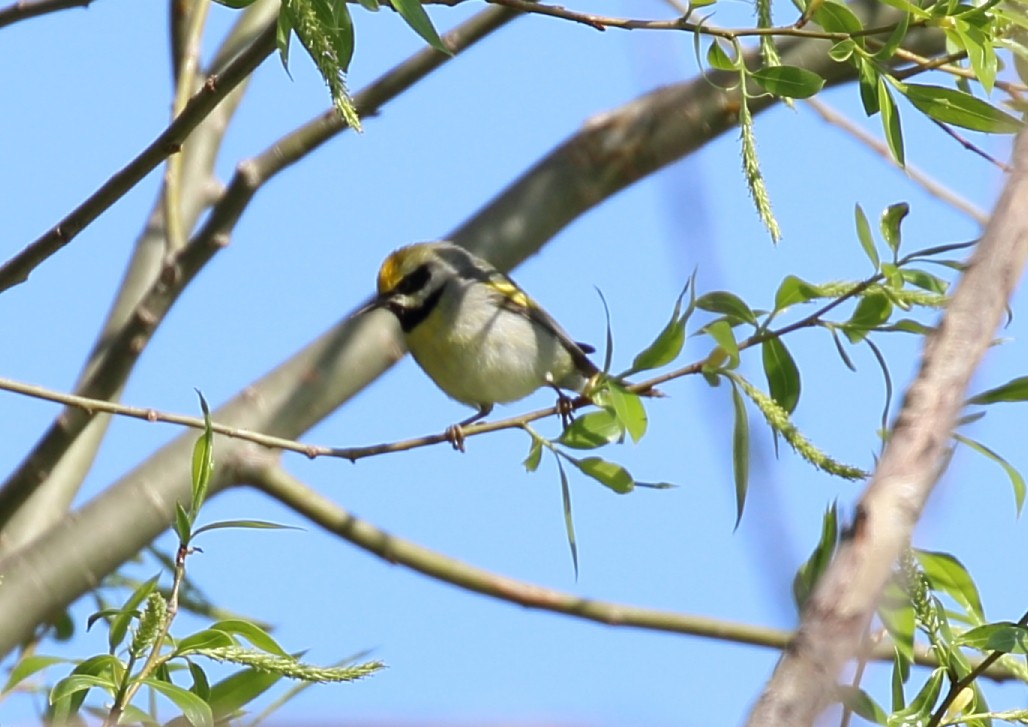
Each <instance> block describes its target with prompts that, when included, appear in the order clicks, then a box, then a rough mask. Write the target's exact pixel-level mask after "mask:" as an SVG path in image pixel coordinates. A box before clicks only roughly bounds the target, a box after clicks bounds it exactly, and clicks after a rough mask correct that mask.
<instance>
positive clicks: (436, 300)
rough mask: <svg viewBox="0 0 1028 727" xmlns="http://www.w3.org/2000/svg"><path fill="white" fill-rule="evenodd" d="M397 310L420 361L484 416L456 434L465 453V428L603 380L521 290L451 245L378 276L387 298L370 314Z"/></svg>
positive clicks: (398, 262) (434, 246)
mask: <svg viewBox="0 0 1028 727" xmlns="http://www.w3.org/2000/svg"><path fill="white" fill-rule="evenodd" d="M373 308H385V309H387V310H389V311H390V312H391V313H393V315H395V316H396V318H397V319H398V320H399V322H400V328H402V329H403V334H404V338H405V339H406V342H407V348H408V349H409V350H410V352H411V354H412V355H413V356H414V360H415V361H417V362H418V365H419V366H421V368H422V369H423V370H424V371H425V373H426V374H428V375H429V377H430V378H431V379H432V380H433V381H434V382H435V383H436V385H437V386H438V387H439V388H440V389H442V390H443V391H444V392H445V393H446V394H447V395H448V396H450V397H451V398H453V399H456V400H457V401H459V402H462V403H464V404H467V405H469V406H473V407H475V408H476V409H477V410H478V411H477V412H476V413H475V414H474V415H473V416H470V417H468V418H467V419H465V420H463V421H462V422H460V423H459V424H456V425H454V426H452V427H450V429H449V430H447V431H448V434H449V435H450V439H451V442H452V443H453V445H454V447H455V448H457V449H461V450H462V449H463V433H462V431H461V428H462V427H465V426H467V425H468V424H471V423H472V422H476V421H478V420H479V419H482V418H483V417H485V416H487V415H488V414H489V412H491V411H492V409H493V405H494V404H496V403H506V402H511V401H516V400H518V399H522V398H524V397H526V396H528V395H529V394H531V393H532V392H533V391H535V390H536V389H539V388H541V387H543V386H551V387H553V388H554V389H556V390H557V392H558V395H559V396H561V397H562V401H563V402H565V405H566V401H567V398H566V397H564V395H563V394H562V393H561V392H560V390H561V389H567V390H570V391H574V392H577V393H579V394H584V393H585V392H587V391H588V390H590V389H591V387H592V386H594V385H595V384H596V382H597V381H598V380H599V377H600V376H601V373H600V370H599V369H598V368H597V367H596V365H595V364H593V362H592V361H590V360H589V357H588V356H587V354H589V353H593V351H594V350H595V349H594V348H593V347H592V346H589V345H587V344H583V343H576V342H575V341H574V340H572V338H571V337H570V336H569V335H568V334H567V333H566V332H565V331H564V329H563V328H561V327H560V325H559V324H558V323H557V322H556V321H555V320H553V318H552V317H551V316H550V315H549V314H548V313H547V312H546V311H544V310H543V309H542V308H540V307H539V305H538V304H536V303H535V301H533V300H532V299H531V298H529V297H528V295H527V294H526V293H525V292H524V291H523V290H522V289H521V288H519V287H518V286H517V285H516V284H515V283H514V281H512V280H511V279H510V278H509V277H507V276H506V275H504V274H503V273H501V272H500V271H499V270H497V269H496V268H494V267H493V266H492V265H490V264H489V263H488V262H486V261H485V260H483V259H482V258H480V257H477V256H475V255H472V254H471V253H470V252H468V251H467V250H465V249H464V248H462V247H458V246H457V245H454V244H453V243H450V242H421V243H417V244H414V245H408V246H406V247H401V248H400V249H398V250H396V251H394V252H392V253H391V254H390V255H389V256H388V257H387V258H386V259H385V261H384V262H383V263H382V267H381V269H380V270H379V272H378V294H377V295H376V296H375V298H374V299H373V300H372V302H371V303H370V304H368V305H367V306H366V307H365V308H363V309H362V311H365V310H369V309H373Z"/></svg>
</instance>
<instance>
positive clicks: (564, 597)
mask: <svg viewBox="0 0 1028 727" xmlns="http://www.w3.org/2000/svg"><path fill="white" fill-rule="evenodd" d="M239 476H240V482H241V483H245V484H250V485H253V486H254V487H256V488H257V489H258V490H260V491H261V492H263V493H265V494H266V495H268V496H270V497H272V498H274V499H275V500H277V501H279V502H281V503H282V504H283V505H285V506H286V507H289V508H290V509H292V510H294V511H295V512H296V513H298V514H299V515H301V516H302V517H305V518H307V519H308V520H310V521H311V522H313V523H315V524H316V525H319V526H321V527H322V528H324V529H325V530H327V531H328V532H330V533H332V534H334V535H338V536H339V537H341V538H343V539H345V540H347V541H349V542H350V543H353V544H354V545H356V546H357V547H359V548H360V549H362V550H365V551H367V552H369V553H371V554H373V555H376V556H378V557H379V558H382V559H383V560H385V561H386V562H388V563H390V564H396V565H402V566H406V567H407V568H410V569H412V570H414V571H417V572H418V573H422V574H424V575H426V576H428V577H430V578H434V579H435V580H438V581H443V582H445V583H449V584H451V585H454V586H457V587H458V588H463V589H466V590H469V591H473V592H475V593H481V594H483V595H486V596H489V597H491V598H496V599H499V600H502V601H507V602H509V603H515V604H518V605H521V606H525V607H527V608H537V609H541V610H544V611H551V612H554V613H560V614H564V615H566V616H572V617H575V618H581V619H586V620H589V621H596V622H598V623H602V624H605V625H607V626H628V627H633V628H641V629H650V630H654V631H661V632H665V633H678V634H686V635H689V636H698V637H701V638H708V639H717V640H720V641H730V642H733V643H737V644H749V645H751V646H762V647H767V648H772V649H781V648H783V647H784V646H785V645H786V644H787V643H788V642H789V639H790V636H791V634H790V633H789V632H788V631H782V630H779V629H772V628H766V627H762V626H754V625H752V624H741V623H735V622H732V621H725V620H722V619H716V618H709V617H706V616H695V615H690V614H684V613H678V612H674V611H660V610H658V609H651V608H642V607H639V606H631V605H627V604H621V603H611V602H609V601H600V600H594V599H584V598H582V597H581V596H578V595H575V594H573V593H567V592H564V591H558V590H556V589H552V588H546V587H544V586H540V585H538V584H535V583H528V582H526V581H519V580H516V579H514V578H508V577H506V576H502V575H500V574H498V573H494V572H492V571H487V570H484V569H481V568H476V567H475V566H472V565H470V564H468V563H464V562H462V561H459V560H457V559H455V558H451V557H449V556H446V555H443V554H442V553H439V552H436V551H434V550H430V549H429V548H425V547H423V546H421V545H418V544H417V543H413V542H411V541H409V540H404V539H403V538H399V537H397V536H395V535H391V534H390V533H387V532H385V531H383V530H380V529H378V528H376V527H375V526H374V525H372V524H371V523H369V522H367V521H365V520H361V519H360V518H358V517H356V516H354V515H352V514H351V513H349V512H347V511H346V510H344V509H342V508H341V507H339V506H338V505H337V504H336V503H334V502H332V501H331V500H329V499H328V498H326V497H325V496H323V495H322V494H320V493H319V492H317V491H315V490H314V489H312V488H310V487H308V486H307V485H305V484H304V483H303V482H301V481H299V480H298V479H296V478H295V477H293V476H292V475H290V474H289V473H288V472H286V471H285V470H284V469H283V468H282V467H281V466H280V465H278V464H277V463H275V462H273V461H270V460H262V461H258V460H257V459H254V458H248V459H247V462H246V463H245V464H243V465H241V469H240V471H239ZM867 658H869V659H873V660H875V661H891V660H892V659H893V658H894V647H893V645H892V644H891V643H889V642H880V643H878V644H877V645H876V646H875V647H874V649H873V650H872V651H871V652H870V653H869V654H868V655H867ZM914 663H916V664H918V665H920V666H927V667H934V666H938V659H937V658H936V657H935V655H934V654H933V653H932V652H931V650H930V649H927V648H925V647H924V646H920V645H919V646H917V647H915V649H914ZM983 673H985V674H989V675H991V676H992V677H993V678H994V679H996V680H997V681H1005V680H1009V679H1016V678H1017V676H1016V675H1015V674H1014V673H1013V672H1011V671H1009V670H1007V669H1005V668H1003V667H1002V666H997V665H995V664H994V663H992V662H990V663H989V664H988V665H986V667H985V668H984V672H983Z"/></svg>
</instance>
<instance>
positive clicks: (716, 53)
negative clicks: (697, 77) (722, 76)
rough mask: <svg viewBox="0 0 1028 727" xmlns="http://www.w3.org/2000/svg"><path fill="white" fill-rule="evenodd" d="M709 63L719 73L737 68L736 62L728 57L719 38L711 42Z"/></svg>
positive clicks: (708, 50)
mask: <svg viewBox="0 0 1028 727" xmlns="http://www.w3.org/2000/svg"><path fill="white" fill-rule="evenodd" d="M707 63H708V64H709V65H710V67H711V68H714V69H716V70H718V71H732V70H735V67H736V61H733V60H732V59H731V58H730V57H729V56H728V54H727V53H726V52H725V50H724V48H722V47H721V41H720V40H719V39H718V38H714V39H713V40H712V41H710V47H709V48H707Z"/></svg>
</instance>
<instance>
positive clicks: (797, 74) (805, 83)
mask: <svg viewBox="0 0 1028 727" xmlns="http://www.w3.org/2000/svg"><path fill="white" fill-rule="evenodd" d="M750 75H751V76H752V78H753V80H755V81H756V82H757V83H759V84H760V86H761V87H762V88H763V89H764V90H765V91H767V92H768V93H771V94H774V95H775V96H785V97H786V98H810V97H811V96H813V95H815V94H816V93H817V92H818V91H820V90H821V88H822V87H823V86H824V85H825V80H824V79H823V78H821V76H819V75H817V74H816V73H814V72H813V71H808V70H807V69H806V68H800V67H799V66H766V67H764V68H761V69H759V70H756V71H754V72H753V73H752V74H750Z"/></svg>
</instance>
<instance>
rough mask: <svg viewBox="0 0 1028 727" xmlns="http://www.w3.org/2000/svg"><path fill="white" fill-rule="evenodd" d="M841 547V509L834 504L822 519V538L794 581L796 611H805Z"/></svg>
mask: <svg viewBox="0 0 1028 727" xmlns="http://www.w3.org/2000/svg"><path fill="white" fill-rule="evenodd" d="M838 545H839V507H838V503H835V502H833V503H832V504H831V505H830V506H829V507H828V509H826V510H825V514H824V517H823V518H821V537H820V539H819V540H818V542H817V545H816V546H814V550H813V551H812V552H811V554H810V557H809V558H807V560H806V562H805V563H803V565H801V566H800V567H799V568H798V569H797V571H796V575H795V576H793V579H792V597H793V600H794V601H795V603H796V610H797V611H799V612H802V611H803V606H804V604H806V602H807V599H808V598H809V597H810V594H811V593H813V592H814V586H816V585H817V582H818V581H819V580H820V579H821V576H822V575H823V574H824V572H825V569H827V568H828V564H829V563H830V562H831V560H832V557H833V556H834V555H835V550H836V548H837V547H838Z"/></svg>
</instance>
